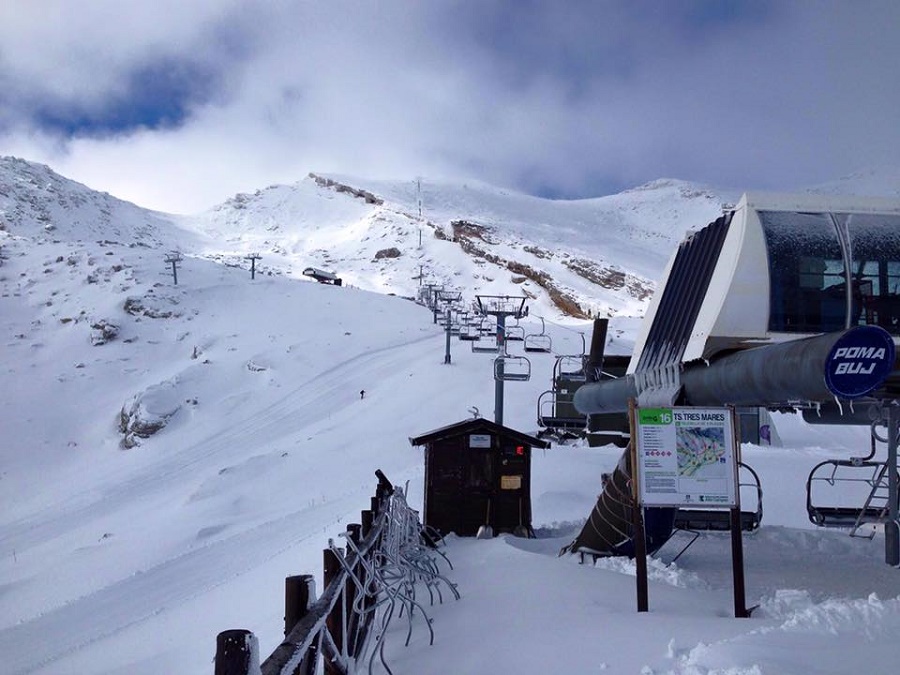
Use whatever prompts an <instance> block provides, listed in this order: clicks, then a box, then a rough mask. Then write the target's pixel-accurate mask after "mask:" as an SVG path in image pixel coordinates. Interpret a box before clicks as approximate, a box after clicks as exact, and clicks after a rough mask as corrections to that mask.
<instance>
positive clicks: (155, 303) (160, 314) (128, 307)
mask: <svg viewBox="0 0 900 675" xmlns="http://www.w3.org/2000/svg"><path fill="white" fill-rule="evenodd" d="M163 303H167V304H172V305H174V304H177V303H178V301H177V300H174V299H172V298H165V297H156V296H154V297H152V298H137V297H130V298H126V300H125V304H124V305H123V306H122V309H124V310H125V311H126V312H128V313H129V314H131V315H132V316H146V317H149V318H151V319H168V318H170V317H173V316H181V315H180V314H178V313H176V312H174V311H172V310H171V309H168V308H166V309H163V308H161V307H159V305H161V304H163Z"/></svg>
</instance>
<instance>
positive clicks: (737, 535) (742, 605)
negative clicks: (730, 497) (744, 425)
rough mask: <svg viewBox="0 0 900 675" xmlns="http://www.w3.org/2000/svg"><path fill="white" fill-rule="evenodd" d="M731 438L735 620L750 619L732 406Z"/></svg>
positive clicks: (737, 444)
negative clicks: (745, 579)
mask: <svg viewBox="0 0 900 675" xmlns="http://www.w3.org/2000/svg"><path fill="white" fill-rule="evenodd" d="M729 414H730V415H731V428H732V436H731V438H726V439H725V441H726V442H727V443H731V444H732V457H734V505H733V506H732V507H731V510H730V514H729V521H730V525H731V577H732V585H733V587H734V616H735V618H736V619H748V618H750V611H749V610H748V609H747V595H746V591H745V588H744V530H743V528H742V527H741V481H740V480H739V479H738V476H739V468H738V467H739V465H740V463H741V443H740V438H741V418H740V417H739V416H738V414H737V410H736V409H735V408H734V407H733V406H732V407H731V410H730V412H729Z"/></svg>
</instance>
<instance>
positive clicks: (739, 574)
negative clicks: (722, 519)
mask: <svg viewBox="0 0 900 675" xmlns="http://www.w3.org/2000/svg"><path fill="white" fill-rule="evenodd" d="M730 521H731V574H732V580H733V581H732V583H733V585H734V616H735V618H736V619H747V618H749V617H750V612H748V611H747V596H746V593H745V590H744V536H743V532H742V530H741V507H740V506H738V507H736V508H732V509H731V515H730Z"/></svg>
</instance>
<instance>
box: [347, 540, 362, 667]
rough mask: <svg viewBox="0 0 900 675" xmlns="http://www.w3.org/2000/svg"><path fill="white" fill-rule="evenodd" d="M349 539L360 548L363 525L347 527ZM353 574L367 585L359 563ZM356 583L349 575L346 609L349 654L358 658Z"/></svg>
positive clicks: (359, 617)
mask: <svg viewBox="0 0 900 675" xmlns="http://www.w3.org/2000/svg"><path fill="white" fill-rule="evenodd" d="M347 538H348V539H349V540H350V541H352V542H353V543H354V544H355V545H356V547H357V548H359V545H360V542H362V525H358V524H356V523H351V524H350V525H347ZM352 570H353V574H354V575H356V578H357V579H359V580H360V581H361V582H362V583H363V584H365V570H364V569H363V566H362V565H360V564H359V562H357V563H356V564H355V565H354V566H353V568H352ZM356 593H357V588H356V582H355V581H353V579H352V578H350V575H347V582H346V596H345V597H346V601H345V608H346V612H347V622H346V626H347V653H348V654H350V656H352V657H354V658H355V657H356V656H358V654H357V653H356V650H357V647H358V646H359V639H358V638H359V630H360V620H361V619H362V617H361V616H360V614H358V613H357V612H355V611H354V606H355V601H356Z"/></svg>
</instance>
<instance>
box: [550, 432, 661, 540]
mask: <svg viewBox="0 0 900 675" xmlns="http://www.w3.org/2000/svg"><path fill="white" fill-rule="evenodd" d="M630 481H631V450H630V448H629V449H626V450H625V452H623V453H622V457H621V458H620V459H619V463H618V464H617V465H616V468H615V471H613V473H612V475H611V476H609V477H608V478H607V479H606V481H605V483H604V485H603V492H601V493H600V496H599V497H598V498H597V503H596V505H594V508H593V509H592V510H591V515H590V516H588V519H587V521H586V522H585V524H584V527H582V528H581V532H580V533H579V534H578V536H577V537H575V539H574V541H572V542H571V543H570V544H568V545H567V546H565V547H564V548H563V549H562V550H561V551H560V555H563V554H566V553H586V554H589V555H597V556H623V555H624V556H628V557H631V558H633V557H634V526H633V519H632V508H633V504H634V500H633V498H632V496H631V487H630ZM675 511H676V509H674V508H662V507H651V508H645V509H644V530H645V533H646V540H647V553H648V554H651V553H655V552H656V551H657V550H659V548H660V547H661V546H662V545H663V544H665V543H666V542H667V541H668V540H669V537H671V536H672V528H673V527H674V524H675Z"/></svg>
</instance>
